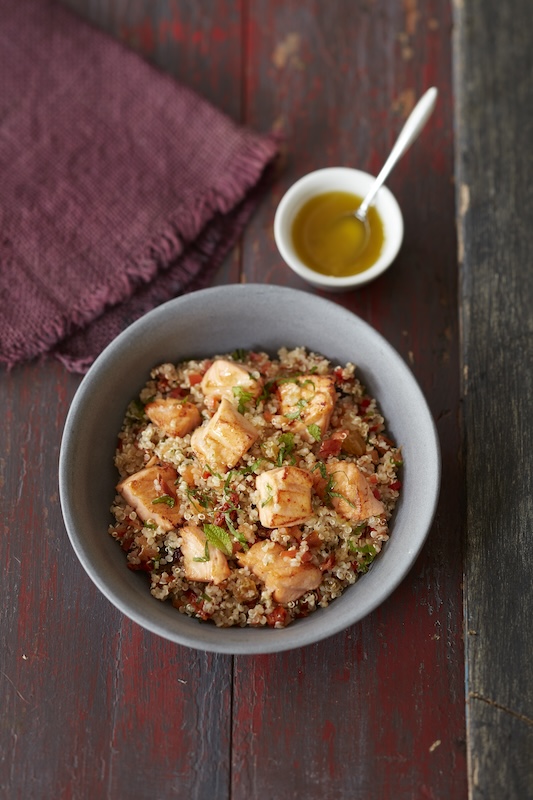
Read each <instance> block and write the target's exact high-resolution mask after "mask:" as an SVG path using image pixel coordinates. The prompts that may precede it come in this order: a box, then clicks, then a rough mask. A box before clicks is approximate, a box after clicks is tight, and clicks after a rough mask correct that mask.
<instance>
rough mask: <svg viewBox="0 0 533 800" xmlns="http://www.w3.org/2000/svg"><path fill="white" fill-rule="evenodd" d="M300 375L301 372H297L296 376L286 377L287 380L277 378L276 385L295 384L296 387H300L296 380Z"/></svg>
mask: <svg viewBox="0 0 533 800" xmlns="http://www.w3.org/2000/svg"><path fill="white" fill-rule="evenodd" d="M301 374H302V373H301V372H299V373H298V374H297V375H290V376H289V377H287V378H277V379H276V383H277V384H282V383H295V384H296V386H301V384H300V381H299V380H298V378H299V376H300V375H301Z"/></svg>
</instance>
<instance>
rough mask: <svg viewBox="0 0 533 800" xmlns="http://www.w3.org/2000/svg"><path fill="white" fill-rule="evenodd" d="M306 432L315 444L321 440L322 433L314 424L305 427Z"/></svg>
mask: <svg viewBox="0 0 533 800" xmlns="http://www.w3.org/2000/svg"><path fill="white" fill-rule="evenodd" d="M307 430H308V431H309V433H310V434H311V436H312V437H313V439H314V440H315V441H316V442H319V441H320V440H321V439H322V431H321V430H320V428H319V426H318V425H315V423H314V422H313V424H312V425H308V426H307Z"/></svg>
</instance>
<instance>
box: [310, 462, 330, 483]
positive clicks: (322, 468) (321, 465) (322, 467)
mask: <svg viewBox="0 0 533 800" xmlns="http://www.w3.org/2000/svg"><path fill="white" fill-rule="evenodd" d="M315 469H317V470H318V471H319V472H320V475H321V477H322V478H324V480H326V478H327V477H328V472H327V469H326V465H325V464H324V462H323V461H317V463H316V464H315V466H314V467H313V470H315Z"/></svg>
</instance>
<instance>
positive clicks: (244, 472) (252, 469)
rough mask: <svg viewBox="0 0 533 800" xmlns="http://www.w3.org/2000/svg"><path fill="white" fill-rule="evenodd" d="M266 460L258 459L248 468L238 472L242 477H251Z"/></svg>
mask: <svg viewBox="0 0 533 800" xmlns="http://www.w3.org/2000/svg"><path fill="white" fill-rule="evenodd" d="M264 460H265V459H264V458H257V459H256V460H255V461H254V463H253V464H249V465H248V466H247V467H242V469H240V470H238V472H239V474H240V475H251V474H252V473H253V472H255V470H256V469H257V467H258V466H259V465H260V464H262V463H263V461H264Z"/></svg>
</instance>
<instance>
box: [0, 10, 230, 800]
mask: <svg viewBox="0 0 533 800" xmlns="http://www.w3.org/2000/svg"><path fill="white" fill-rule="evenodd" d="M69 5H70V6H71V7H72V8H73V9H75V10H78V11H79V12H82V13H83V15H84V16H85V17H86V18H88V19H90V20H91V21H92V22H94V23H95V24H98V25H99V26H100V27H102V28H104V29H106V30H108V31H109V32H111V33H112V34H113V35H115V36H121V37H122V39H123V40H124V41H125V43H126V44H127V45H129V46H134V47H136V48H137V49H138V50H139V52H141V53H142V54H143V55H144V56H146V57H147V58H149V59H151V60H152V61H154V62H155V63H157V64H158V65H159V66H161V67H163V68H165V69H166V70H167V71H169V72H170V73H171V74H173V75H174V76H175V77H176V78H178V79H179V80H182V81H183V82H184V83H187V85H189V86H191V87H192V88H193V89H195V90H196V91H198V92H200V93H201V94H202V95H203V96H204V97H207V98H208V99H210V100H212V101H215V102H217V105H218V106H219V107H220V108H222V109H223V110H225V111H226V112H227V113H229V114H230V115H231V116H233V117H234V118H235V119H236V120H238V119H239V117H240V102H241V97H240V92H239V90H238V86H239V81H240V76H241V38H240V25H239V19H240V16H239V15H240V6H239V3H238V2H236V1H235V2H232V0H228V2H213V3H206V4H203V6H202V7H201V8H200V7H198V6H196V5H194V4H192V5H191V4H188V3H170V4H169V3H166V2H157V3H155V2H143V3H131V2H128V0H113V2H109V3H100V2H98V1H97V0H71V2H70V3H69ZM180 32H181V33H180ZM235 87H237V89H235ZM237 278H238V256H237V255H235V254H234V255H233V257H232V258H231V259H229V260H228V262H227V264H226V265H225V267H224V268H223V269H222V271H221V276H220V280H226V281H227V280H232V279H237ZM78 382H79V379H78V378H74V377H73V376H69V375H68V374H67V373H66V372H65V371H64V370H63V368H62V367H60V366H59V365H58V364H56V363H55V362H47V363H40V364H33V365H28V366H26V367H24V368H21V369H17V370H15V371H14V372H13V373H12V374H10V375H7V374H6V373H5V372H4V373H2V375H1V376H0V398H1V407H2V409H3V414H2V417H0V420H1V421H0V428H1V430H0V441H1V442H2V448H1V452H0V486H1V493H2V497H3V498H5V499H4V503H3V504H2V520H1V523H2V529H3V530H2V534H1V536H0V559H1V563H2V565H3V576H2V596H3V602H2V604H0V628H1V631H2V641H3V642H4V646H3V647H2V648H0V692H1V697H2V700H3V704H2V707H3V709H4V714H3V722H2V726H1V727H0V753H1V757H0V795H1V796H3V797H4V796H5V797H10V798H11V797H13V798H15V797H24V798H27V799H28V800H31V799H32V798H35V800H41V798H44V797H54V798H65V800H71V799H72V798H80V799H81V798H88V797H91V798H92V797H99V798H110V799H111V798H113V799H114V798H117V797H126V796H127V797H130V798H132V800H141V798H148V797H150V798H153V797H161V798H163V797H170V796H172V797H174V796H175V797H187V798H204V797H224V796H226V795H227V792H228V785H229V768H230V761H229V753H230V724H229V723H230V703H231V675H232V669H231V658H230V657H226V656H216V655H215V656H213V655H208V654H204V653H196V652H192V651H189V650H187V649H185V648H181V647H178V646H174V645H172V644H171V643H168V642H166V641H164V640H162V639H159V638H157V637H155V636H152V635H150V634H148V633H145V632H143V631H142V629H141V628H139V627H138V626H137V625H135V624H134V623H131V622H130V621H129V620H127V619H126V618H125V617H123V616H122V615H121V614H120V613H119V612H117V611H115V609H114V608H113V607H112V606H111V605H110V604H109V602H108V601H107V600H106V599H105V598H104V597H103V596H102V595H100V593H99V592H98V591H97V590H96V588H95V587H94V586H93V585H92V583H91V581H90V580H89V578H88V577H87V576H86V575H85V573H84V571H83V570H82V568H81V567H80V566H79V564H78V562H77V560H76V557H75V555H74V553H73V551H72V549H71V547H70V544H69V542H68V539H67V536H66V532H65V530H64V526H63V522H62V518H61V513H60V509H59V499H58V489H57V462H58V454H59V445H60V438H61V433H62V429H63V424H64V420H65V417H66V413H67V410H68V406H69V403H70V401H71V399H72V396H73V394H74V391H75V389H76V387H77V385H78ZM102 535H106V532H105V531H102Z"/></svg>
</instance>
